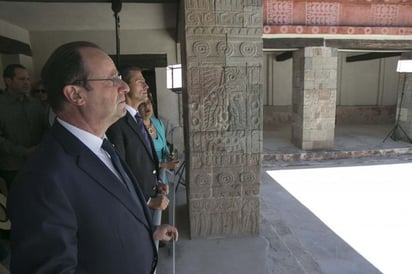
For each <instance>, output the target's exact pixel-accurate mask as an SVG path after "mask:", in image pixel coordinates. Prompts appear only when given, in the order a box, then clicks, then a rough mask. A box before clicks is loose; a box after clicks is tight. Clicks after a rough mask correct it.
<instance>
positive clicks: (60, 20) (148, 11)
mask: <svg viewBox="0 0 412 274" xmlns="http://www.w3.org/2000/svg"><path fill="white" fill-rule="evenodd" d="M117 1H120V0H117ZM122 2H123V3H122V9H121V11H120V13H119V17H120V30H131V29H164V28H175V27H176V15H177V0H159V1H148V0H146V1H130V0H128V1H122ZM0 20H3V21H5V22H8V23H10V24H13V25H17V26H19V27H22V28H24V29H26V30H28V31H53V30H59V31H64V30H113V29H115V19H114V12H113V10H112V8H111V1H105V0H100V1H98V0H97V1H84V0H83V1H82V0H76V1H62V0H60V1H56V0H55V1H0ZM0 24H1V21H0ZM0 27H1V26H0Z"/></svg>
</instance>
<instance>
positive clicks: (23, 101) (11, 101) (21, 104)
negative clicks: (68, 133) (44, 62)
mask: <svg viewBox="0 0 412 274" xmlns="http://www.w3.org/2000/svg"><path fill="white" fill-rule="evenodd" d="M3 79H4V83H5V85H6V89H5V91H4V93H2V94H0V177H2V178H3V179H4V180H5V181H6V183H7V187H8V189H10V186H11V183H12V181H13V179H14V177H15V176H16V175H17V173H18V172H19V170H20V169H21V168H22V166H23V165H24V163H25V161H26V159H27V157H28V156H30V155H31V154H32V153H33V151H34V150H35V149H36V147H37V145H38V144H39V143H40V140H41V139H42V137H43V135H44V133H45V132H46V131H47V128H48V125H47V123H46V119H45V115H46V114H45V110H44V108H43V107H42V105H41V103H40V102H38V100H35V99H34V98H32V97H30V89H31V85H30V77H29V72H28V70H27V69H26V68H25V67H24V66H22V65H20V64H11V65H8V66H7V67H6V68H5V69H4V72H3Z"/></svg>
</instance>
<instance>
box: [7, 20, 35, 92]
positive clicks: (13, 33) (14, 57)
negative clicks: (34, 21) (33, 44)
mask: <svg viewBox="0 0 412 274" xmlns="http://www.w3.org/2000/svg"><path fill="white" fill-rule="evenodd" d="M0 36H4V37H7V38H10V39H14V40H17V41H20V42H23V43H26V44H29V45H30V35H29V32H28V31H27V30H25V29H23V28H21V27H19V26H16V25H12V24H10V23H8V22H6V21H3V20H1V19H0ZM12 63H19V64H22V65H23V66H25V67H27V69H28V70H29V72H30V75H32V74H33V61H32V57H30V56H25V55H18V54H0V71H1V73H2V75H3V70H4V68H5V67H6V66H7V65H9V64H12ZM4 87H5V86H4V81H3V76H1V77H0V88H4Z"/></svg>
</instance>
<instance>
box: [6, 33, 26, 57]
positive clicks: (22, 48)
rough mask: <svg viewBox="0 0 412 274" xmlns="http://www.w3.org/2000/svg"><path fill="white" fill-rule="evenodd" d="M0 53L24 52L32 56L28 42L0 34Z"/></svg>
mask: <svg viewBox="0 0 412 274" xmlns="http://www.w3.org/2000/svg"><path fill="white" fill-rule="evenodd" d="M0 53H4V54H24V55H27V56H32V52H31V48H30V46H29V45H28V44H26V43H23V42H20V41H17V40H14V39H10V38H8V37H4V36H1V35H0Z"/></svg>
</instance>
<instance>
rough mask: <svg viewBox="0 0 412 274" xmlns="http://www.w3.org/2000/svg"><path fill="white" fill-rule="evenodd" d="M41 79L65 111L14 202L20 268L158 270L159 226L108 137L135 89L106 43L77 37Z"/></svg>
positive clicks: (107, 272) (105, 272)
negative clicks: (104, 47)
mask: <svg viewBox="0 0 412 274" xmlns="http://www.w3.org/2000/svg"><path fill="white" fill-rule="evenodd" d="M42 80H43V81H44V85H45V87H46V90H48V92H49V103H50V106H51V108H52V109H53V111H54V112H55V113H56V115H57V119H56V122H55V123H54V124H53V126H52V127H51V129H50V131H49V134H48V135H47V136H46V138H45V139H44V141H43V143H42V144H41V146H40V147H39V150H38V151H37V152H36V153H35V154H34V155H33V157H31V159H30V160H29V162H28V164H27V165H26V167H25V168H24V170H23V171H22V172H21V173H20V174H19V175H18V176H17V178H16V181H15V185H14V187H13V188H12V191H11V193H10V195H9V199H8V213H9V217H10V220H11V223H12V228H11V243H12V254H11V273H16V274H19V273H99V274H115V273H116V274H117V273H122V274H135V273H145V274H146V273H147V274H149V273H153V272H154V270H155V267H156V263H157V251H156V248H155V243H154V240H170V239H172V238H174V239H177V230H176V228H174V227H172V226H169V225H161V226H159V227H157V228H155V227H153V226H152V224H151V219H150V212H149V210H148V208H147V206H146V202H145V200H144V197H143V194H142V192H141V190H140V188H139V185H138V183H137V181H136V179H135V178H134V176H133V175H132V173H131V172H130V171H129V169H128V167H127V166H126V165H125V163H124V162H122V161H121V159H120V158H119V157H118V155H117V152H116V150H115V148H113V146H112V145H111V144H110V142H109V141H108V140H107V139H106V136H105V132H106V130H107V128H108V127H109V126H110V125H111V124H113V123H114V122H115V121H117V120H118V119H119V118H120V117H122V116H124V115H125V113H126V109H125V94H126V93H127V92H129V87H128V86H127V84H126V83H125V82H123V81H122V80H121V77H120V75H118V73H117V69H116V67H115V65H114V63H113V61H112V60H111V59H110V57H109V56H108V55H107V54H106V53H104V52H103V51H102V50H101V49H100V48H99V47H98V46H96V45H95V44H92V43H89V42H72V43H68V44H65V45H63V46H61V47H59V48H58V49H57V50H56V51H55V52H54V53H53V54H52V55H51V57H50V58H49V59H48V61H47V62H46V64H45V66H44V68H43V70H42Z"/></svg>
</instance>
